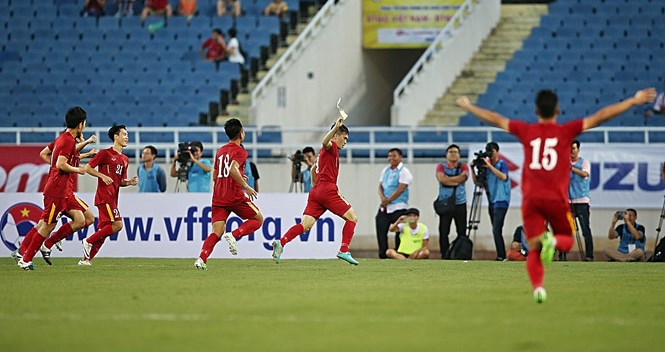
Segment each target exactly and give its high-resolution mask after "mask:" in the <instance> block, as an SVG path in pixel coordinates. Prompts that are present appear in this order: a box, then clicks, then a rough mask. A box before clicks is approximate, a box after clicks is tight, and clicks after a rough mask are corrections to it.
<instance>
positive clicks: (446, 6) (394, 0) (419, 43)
mask: <svg viewBox="0 0 665 352" xmlns="http://www.w3.org/2000/svg"><path fill="white" fill-rule="evenodd" d="M463 3H464V0H438V1H437V0H363V47H364V48H366V49H388V48H390V49H393V48H426V47H428V46H429V44H430V43H431V42H432V41H433V40H434V38H436V36H437V35H438V34H439V31H440V30H442V29H443V27H445V26H446V24H447V23H448V21H449V20H450V18H451V17H453V15H454V14H455V12H456V11H457V9H459V7H460V6H461V5H462V4H463Z"/></svg>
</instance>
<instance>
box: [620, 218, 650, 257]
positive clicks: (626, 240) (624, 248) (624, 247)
mask: <svg viewBox="0 0 665 352" xmlns="http://www.w3.org/2000/svg"><path fill="white" fill-rule="evenodd" d="M635 230H637V231H638V232H641V233H642V234H643V236H642V238H640V239H639V240H636V239H635V236H633V234H632V233H630V231H628V226H626V225H625V224H621V225H619V226H617V227H616V228H615V229H614V231H616V232H617V233H618V234H619V237H620V239H621V243H619V248H617V250H618V251H619V252H621V253H623V254H628V245H629V244H634V245H635V248H636V249H637V248H639V249H641V250H644V244H645V243H646V242H647V241H646V238H647V235H646V233H645V232H646V231H645V229H644V226H643V225H640V224H637V223H635Z"/></svg>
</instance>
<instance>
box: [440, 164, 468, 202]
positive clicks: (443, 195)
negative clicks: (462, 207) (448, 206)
mask: <svg viewBox="0 0 665 352" xmlns="http://www.w3.org/2000/svg"><path fill="white" fill-rule="evenodd" d="M441 165H443V173H444V174H446V175H448V176H455V175H459V174H461V173H462V165H461V164H460V168H459V171H457V167H455V168H453V169H449V168H447V167H446V163H441ZM454 188H455V187H446V186H444V185H442V184H441V182H439V200H443V199H447V198H450V196H451V195H452V194H453V189H454ZM455 204H466V187H464V184H461V185H459V186H457V190H456V191H455Z"/></svg>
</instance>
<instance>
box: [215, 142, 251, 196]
mask: <svg viewBox="0 0 665 352" xmlns="http://www.w3.org/2000/svg"><path fill="white" fill-rule="evenodd" d="M233 161H235V162H236V163H238V170H239V171H240V174H241V175H244V174H245V163H246V162H247V151H246V150H245V149H244V148H243V147H241V146H239V145H237V144H235V143H233V142H229V143H227V144H225V145H223V146H222V147H221V148H219V150H218V151H217V155H216V156H215V166H214V168H213V172H215V174H214V177H215V183H214V187H213V192H212V206H214V207H226V206H230V205H236V204H238V203H244V202H248V201H249V198H247V196H246V195H245V192H243V190H242V187H240V185H239V184H238V183H237V182H236V181H234V180H233V178H232V177H231V164H232V163H233Z"/></svg>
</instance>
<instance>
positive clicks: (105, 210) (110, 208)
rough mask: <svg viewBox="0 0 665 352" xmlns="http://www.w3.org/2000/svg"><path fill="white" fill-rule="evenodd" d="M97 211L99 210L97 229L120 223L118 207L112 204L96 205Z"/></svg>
mask: <svg viewBox="0 0 665 352" xmlns="http://www.w3.org/2000/svg"><path fill="white" fill-rule="evenodd" d="M97 209H98V210H99V223H98V224H97V228H102V227H104V226H106V225H108V224H111V223H113V222H114V221H122V217H121V216H120V211H119V210H118V206H117V205H115V204H113V203H102V204H97Z"/></svg>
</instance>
